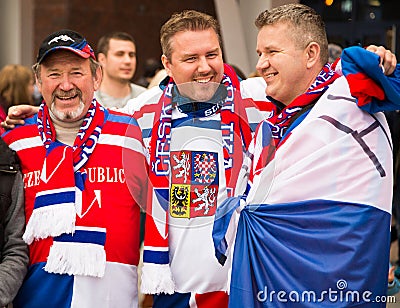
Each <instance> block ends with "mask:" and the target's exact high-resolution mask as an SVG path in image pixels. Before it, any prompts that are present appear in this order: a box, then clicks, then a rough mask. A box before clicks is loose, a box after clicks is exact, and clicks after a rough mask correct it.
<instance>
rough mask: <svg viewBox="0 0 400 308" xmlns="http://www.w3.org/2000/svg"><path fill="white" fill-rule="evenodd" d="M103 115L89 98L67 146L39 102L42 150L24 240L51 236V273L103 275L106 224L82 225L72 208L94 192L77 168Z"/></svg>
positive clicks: (94, 139)
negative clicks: (39, 173)
mask: <svg viewBox="0 0 400 308" xmlns="http://www.w3.org/2000/svg"><path fill="white" fill-rule="evenodd" d="M106 117H107V111H105V110H104V108H103V107H102V106H101V105H100V104H98V103H97V102H96V101H95V100H93V102H92V103H91V105H90V107H89V110H88V112H87V114H86V116H85V118H84V120H83V123H82V126H81V128H80V130H79V132H78V134H77V137H76V139H75V142H74V145H73V146H72V147H71V146H68V145H65V144H63V143H61V142H59V141H57V140H56V131H55V128H54V125H53V123H52V121H51V118H50V115H49V109H48V107H47V105H46V104H45V103H42V105H41V106H40V109H39V112H38V115H37V125H38V130H39V135H40V137H41V139H42V142H43V145H44V147H45V149H46V155H45V159H44V162H43V167H42V171H41V176H40V183H39V188H38V192H37V194H36V197H35V201H34V208H33V212H32V215H31V217H30V218H29V221H28V223H27V226H26V230H25V233H24V235H23V239H24V241H25V242H26V243H27V244H31V243H32V242H33V241H34V240H40V239H45V238H49V237H52V238H53V244H52V246H51V248H50V252H49V256H48V258H47V263H46V265H45V267H44V269H45V271H47V272H49V273H58V274H69V275H85V276H94V277H102V276H103V275H104V271H105V264H106V255H105V250H104V243H105V237H106V233H105V228H102V227H101V226H87V225H84V223H83V220H78V219H77V218H76V213H77V211H76V209H78V208H79V207H82V202H83V200H86V199H87V198H86V197H87V196H88V194H92V193H93V192H88V191H86V190H85V178H86V174H85V173H81V172H80V169H81V168H82V167H83V166H84V165H85V164H86V162H87V161H88V159H89V157H90V154H91V153H92V152H93V150H94V148H95V146H96V144H97V141H98V139H99V137H100V134H101V130H102V127H103V125H104V123H105V119H106ZM78 224H79V225H78Z"/></svg>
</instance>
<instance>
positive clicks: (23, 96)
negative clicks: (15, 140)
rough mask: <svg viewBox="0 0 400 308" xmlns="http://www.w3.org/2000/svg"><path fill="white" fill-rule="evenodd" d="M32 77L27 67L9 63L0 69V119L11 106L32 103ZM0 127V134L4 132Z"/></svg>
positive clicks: (2, 119)
mask: <svg viewBox="0 0 400 308" xmlns="http://www.w3.org/2000/svg"><path fill="white" fill-rule="evenodd" d="M33 92H34V78H33V72H32V70H31V69H30V68H29V67H26V66H23V65H20V64H9V65H6V66H4V67H3V68H2V70H1V71H0V121H4V120H5V118H6V116H7V113H8V109H9V108H10V107H11V106H15V105H21V104H29V105H32V104H33ZM4 131H5V130H4V129H3V128H2V127H0V135H1V134H2V133H4Z"/></svg>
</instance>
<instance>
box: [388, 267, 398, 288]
mask: <svg viewBox="0 0 400 308" xmlns="http://www.w3.org/2000/svg"><path fill="white" fill-rule="evenodd" d="M395 268H396V267H394V266H393V265H392V264H389V275H388V289H387V295H388V296H392V295H395V294H397V293H399V292H400V280H399V279H398V278H397V277H396V276H395V274H394V271H395Z"/></svg>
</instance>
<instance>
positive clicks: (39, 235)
mask: <svg viewBox="0 0 400 308" xmlns="http://www.w3.org/2000/svg"><path fill="white" fill-rule="evenodd" d="M75 219H76V211H75V205H74V204H73V203H69V204H55V205H52V206H46V207H42V208H38V209H35V210H34V211H33V212H32V216H31V217H30V219H29V221H28V224H27V225H26V230H25V233H24V235H23V236H22V238H23V240H24V241H25V243H27V244H28V245H30V244H31V243H32V242H33V240H35V239H36V240H38V239H44V238H47V237H50V236H52V237H54V236H59V235H61V234H63V233H74V231H75Z"/></svg>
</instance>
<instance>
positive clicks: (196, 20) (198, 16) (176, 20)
mask: <svg viewBox="0 0 400 308" xmlns="http://www.w3.org/2000/svg"><path fill="white" fill-rule="evenodd" d="M207 29H213V30H214V31H215V33H216V34H217V36H218V41H219V44H220V47H221V48H222V41H221V30H220V26H219V23H218V21H217V20H216V19H215V18H214V17H212V16H211V15H208V14H205V13H202V12H198V11H194V10H184V11H182V12H180V13H175V14H173V15H172V16H171V18H170V19H168V21H167V22H166V23H165V24H164V25H163V26H162V27H161V30H160V42H161V48H162V52H163V54H164V55H165V56H166V57H167V59H168V60H171V54H172V52H173V50H172V46H171V39H172V37H173V36H174V35H175V34H177V33H178V32H182V31H201V30H207Z"/></svg>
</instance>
